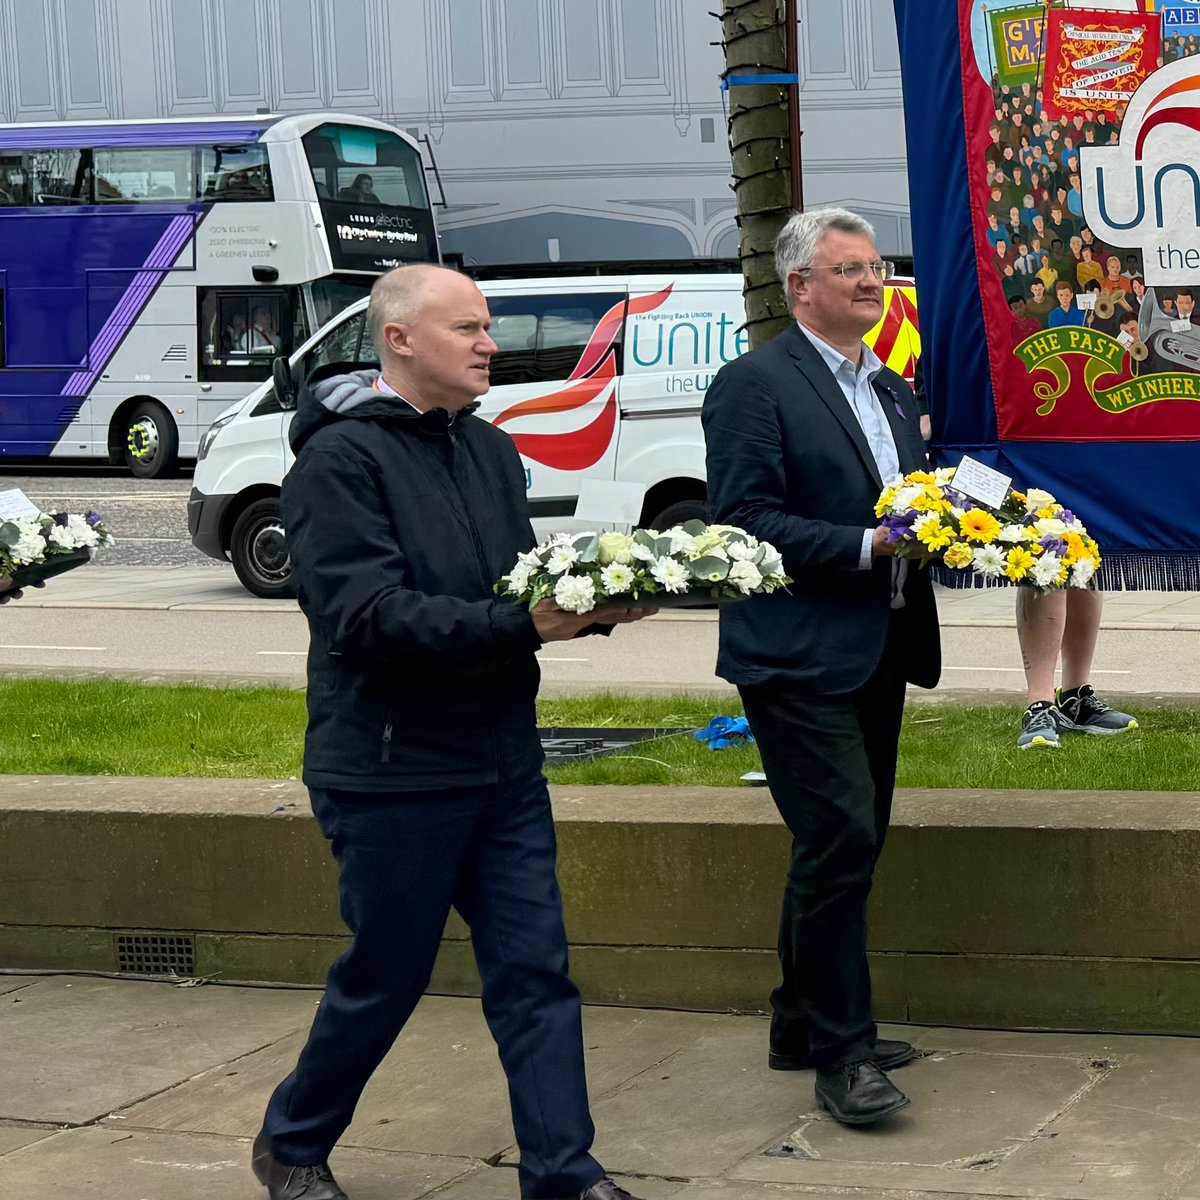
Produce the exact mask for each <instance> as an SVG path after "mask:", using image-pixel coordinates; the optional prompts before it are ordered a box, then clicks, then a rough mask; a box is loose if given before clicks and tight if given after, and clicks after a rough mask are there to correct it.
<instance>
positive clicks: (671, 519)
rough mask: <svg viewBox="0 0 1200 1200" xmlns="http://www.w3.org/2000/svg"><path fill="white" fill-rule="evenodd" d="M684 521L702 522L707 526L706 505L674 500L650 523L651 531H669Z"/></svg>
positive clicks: (696, 501)
mask: <svg viewBox="0 0 1200 1200" xmlns="http://www.w3.org/2000/svg"><path fill="white" fill-rule="evenodd" d="M684 521H703V522H704V523H705V524H706V525H707V524H708V505H707V504H705V503H704V501H703V500H676V501H675V503H674V504H668V505H667V507H666V508H664V509H663V510H662V512H660V513H659V514H658V515H657V516H656V517H655V518H654V519H653V520H652V521H650V523H649V524H650V528H651V529H670V528H671V527H672V526H673V525H682V524H683V523H684Z"/></svg>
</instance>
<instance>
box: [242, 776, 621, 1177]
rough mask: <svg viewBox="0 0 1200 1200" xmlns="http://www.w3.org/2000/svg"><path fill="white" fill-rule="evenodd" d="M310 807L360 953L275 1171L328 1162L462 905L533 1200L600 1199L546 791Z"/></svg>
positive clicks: (305, 1075) (281, 1124) (289, 1122)
mask: <svg viewBox="0 0 1200 1200" xmlns="http://www.w3.org/2000/svg"><path fill="white" fill-rule="evenodd" d="M310 794H311V797H312V804H313V811H314V812H315V813H316V816H317V820H318V821H319V822H320V825H321V829H322V831H323V832H324V834H325V836H326V837H327V838H329V839H330V841H331V842H332V843H333V853H334V855H335V856H336V857H337V860H338V865H339V868H340V876H339V892H340V897H341V906H342V917H343V919H344V920H345V922H346V924H347V925H348V926H349V927H350V930H351V932H352V933H353V935H354V941H353V944H352V945H351V947H350V949H349V950H347V951H346V953H345V954H343V955H342V956H341V958H339V959H338V960H337V962H335V963H334V964H333V967H332V968H331V969H330V972H329V979H328V982H327V984H326V988H325V995H324V997H323V998H322V1000H321V1004H320V1007H319V1008H318V1009H317V1014H316V1017H315V1019H314V1020H313V1026H312V1030H311V1032H310V1033H309V1037H308V1043H307V1045H306V1046H305V1047H304V1050H303V1051H302V1052H301V1054H300V1060H299V1062H298V1063H297V1064H296V1069H295V1070H294V1071H293V1072H292V1073H291V1075H289V1076H288V1077H287V1078H286V1079H285V1080H284V1081H283V1082H282V1083H281V1084H280V1085H279V1087H278V1088H277V1089H276V1090H275V1094H274V1095H273V1096H272V1097H271V1101H270V1104H269V1105H268V1107H267V1114H266V1118H265V1120H264V1122H263V1129H264V1132H266V1134H267V1135H268V1136H269V1138H270V1141H271V1145H272V1149H273V1151H274V1153H275V1156H276V1157H277V1158H278V1159H279V1160H280V1161H282V1162H285V1163H293V1164H305V1163H321V1162H324V1161H326V1160H327V1159H328V1158H329V1153H330V1151H331V1150H332V1149H333V1146H334V1143H335V1142H336V1141H337V1140H338V1138H339V1137H340V1136H341V1134H342V1132H343V1131H344V1130H345V1128H346V1126H347V1125H349V1124H350V1119H351V1117H352V1116H353V1115H354V1108H355V1105H356V1104H357V1103H358V1099H359V1096H360V1095H361V1094H362V1091H363V1088H364V1087H366V1084H367V1081H368V1080H369V1079H370V1077H371V1075H372V1074H373V1073H374V1071H375V1069H376V1067H378V1066H379V1064H380V1063H381V1062H382V1061H383V1058H384V1056H385V1055H386V1054H387V1052H388V1050H389V1049H391V1046H392V1043H393V1042H394V1041H395V1039H396V1036H397V1034H399V1032H400V1030H401V1029H402V1028H403V1026H404V1023H405V1022H406V1021H407V1020H408V1018H409V1016H410V1015H411V1013H412V1011H413V1009H414V1008H415V1007H416V1005H417V1001H418V1000H420V998H421V995H422V993H423V992H424V990H425V988H426V986H427V985H428V983H429V976H430V972H431V971H432V970H433V963H434V958H435V957H436V955H437V950H438V943H439V941H440V939H441V935H442V926H443V925H444V924H445V923H446V917H447V915H448V914H449V911H450V906H451V905H452V904H453V906H454V907H455V908H456V909H457V910H458V911H459V913H460V914H461V915H462V917H463V919H464V920H465V921H466V922H467V924H468V925H470V927H471V943H472V946H473V948H474V951H475V961H476V964H477V965H478V967H479V975H480V979H481V980H482V983H483V1011H484V1016H485V1017H486V1018H487V1022H488V1026H489V1028H490V1029H491V1032H492V1036H493V1037H494V1038H495V1040H496V1044H497V1046H498V1047H499V1050H500V1062H501V1065H502V1066H503V1067H504V1073H505V1075H507V1077H508V1090H509V1100H510V1103H511V1105H512V1116H513V1128H514V1130H515V1132H516V1138H517V1144H518V1145H519V1146H520V1149H521V1162H520V1170H519V1175H520V1186H521V1195H522V1196H528V1197H544V1196H549V1197H561V1196H573V1195H578V1194H579V1193H580V1192H582V1191H584V1190H585V1189H586V1188H589V1187H591V1186H592V1184H594V1183H596V1182H597V1181H598V1180H599V1179H601V1178H602V1177H603V1175H604V1171H603V1170H602V1169H601V1167H600V1165H599V1163H597V1162H596V1160H595V1159H594V1158H593V1157H592V1156H591V1154H590V1153H589V1150H590V1147H591V1144H592V1137H593V1134H594V1129H593V1126H592V1119H591V1115H590V1113H589V1109H588V1096H587V1083H586V1080H585V1077H584V1063H583V1031H582V1026H581V1012H580V1001H579V992H578V990H577V989H576V987H575V985H574V984H573V983H572V982H571V980H570V978H569V977H568V975H567V938H566V933H565V931H564V929H563V922H562V903H561V900H560V897H559V891H558V883H557V881H556V879H555V870H554V864H555V837H554V823H553V821H552V819H551V814H550V796H549V793H548V791H547V788H546V781H545V779H544V778H543V777H542V775H541V774H540V773H539V774H537V775H536V776H535V777H533V778H530V779H526V780H523V781H520V782H517V783H512V784H507V785H501V786H496V787H487V788H475V789H463V790H454V791H441V792H427V793H391V794H382V795H381V794H362V793H356V792H337V791H322V790H319V789H311V790H310ZM449 1102H450V1099H449V1097H447V1103H449ZM396 1118H397V1119H398V1120H403V1113H397V1114H396Z"/></svg>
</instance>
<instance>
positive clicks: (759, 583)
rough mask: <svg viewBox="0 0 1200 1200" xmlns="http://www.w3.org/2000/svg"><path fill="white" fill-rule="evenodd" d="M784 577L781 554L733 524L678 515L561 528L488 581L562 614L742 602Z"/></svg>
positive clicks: (778, 584) (525, 601)
mask: <svg viewBox="0 0 1200 1200" xmlns="http://www.w3.org/2000/svg"><path fill="white" fill-rule="evenodd" d="M789 583H791V580H790V579H789V578H788V576H787V575H786V574H784V570H783V559H782V558H781V557H780V554H779V552H778V551H777V550H776V549H775V547H774V546H772V545H771V544H770V543H769V542H760V541H759V540H758V539H757V538H755V537H752V536H751V535H750V534H749V533H747V532H746V531H745V530H743V529H737V528H736V527H734V526H732V525H705V524H704V522H703V521H685V522H684V523H683V524H682V525H676V526H673V527H672V528H671V529H665V530H663V531H662V532H659V531H658V530H657V529H635V530H634V531H633V532H632V533H628V534H626V533H617V532H612V531H609V532H602V533H597V532H594V531H589V532H586V533H574V534H566V533H560V534H556V535H555V536H554V537H552V538H551V539H550V540H549V541H548V542H543V543H542V544H541V545H539V546H535V547H534V548H533V549H532V550H530V551H528V552H527V553H525V554H522V555H520V557H519V558H518V559H517V561H516V564H515V565H514V566H513V568H512V570H511V571H509V573H508V574H507V575H505V576H503V577H502V578H501V579H500V580H499V581H498V582H497V583H496V585H495V590H496V591H497V592H499V593H500V594H502V595H506V596H513V597H515V598H516V599H517V600H519V601H520V602H521V603H523V604H527V605H528V606H529V607H530V608H533V607H534V605H536V604H538V603H539V602H540V601H542V600H544V599H546V598H547V597H549V598H551V599H553V600H554V602H555V603H556V604H557V605H558V607H559V608H562V609H565V610H566V611H568V612H576V613H586V612H591V610H592V609H593V608H596V607H597V606H600V605H604V604H622V605H629V606H633V607H636V606H638V605H639V604H640V605H642V606H643V607H655V608H664V607H666V608H682V607H695V606H700V605H707V604H714V603H719V602H721V601H726V600H744V599H746V598H747V597H748V596H755V595H761V594H763V593H767V592H773V591H774V590H775V589H776V588H780V587H785V586H786V585H787V584H789Z"/></svg>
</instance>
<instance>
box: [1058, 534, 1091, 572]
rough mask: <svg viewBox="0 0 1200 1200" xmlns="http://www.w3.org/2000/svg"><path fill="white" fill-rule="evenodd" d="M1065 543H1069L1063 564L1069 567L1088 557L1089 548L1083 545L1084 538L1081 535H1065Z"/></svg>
mask: <svg viewBox="0 0 1200 1200" xmlns="http://www.w3.org/2000/svg"><path fill="white" fill-rule="evenodd" d="M1063 541H1064V542H1066V543H1067V552H1066V554H1064V555H1063V562H1065V563H1066V564H1067V566H1068V567H1069V566H1071V565H1072V564H1073V563H1076V562H1078V561H1079V559H1081V558H1086V557H1087V552H1088V551H1087V547H1086V546H1085V545H1084V544H1083V538H1081V537H1080V536H1079V534H1077V533H1068V534H1064V536H1063Z"/></svg>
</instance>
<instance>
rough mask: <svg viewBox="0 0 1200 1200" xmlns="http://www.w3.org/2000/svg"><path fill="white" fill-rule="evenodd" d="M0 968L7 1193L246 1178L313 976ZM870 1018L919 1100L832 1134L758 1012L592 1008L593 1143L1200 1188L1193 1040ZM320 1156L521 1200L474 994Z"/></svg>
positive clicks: (1072, 1197)
mask: <svg viewBox="0 0 1200 1200" xmlns="http://www.w3.org/2000/svg"><path fill="white" fill-rule="evenodd" d="M0 982H2V983H3V985H4V987H5V988H6V989H7V990H4V991H3V992H2V993H0V1080H3V1085H2V1088H3V1093H2V1094H3V1095H4V1097H5V1102H4V1115H5V1117H6V1118H7V1119H5V1120H4V1121H2V1122H0V1197H4V1200H7V1198H8V1197H10V1196H11V1197H14V1200H15V1198H16V1197H20V1198H21V1200H82V1198H83V1197H87V1198H88V1200H216V1198H221V1197H226V1196H228V1197H231V1198H236V1197H245V1198H246V1200H251V1197H254V1198H256V1200H261V1197H262V1195H263V1193H262V1192H261V1191H260V1190H259V1189H257V1188H256V1187H255V1185H254V1183H253V1180H252V1179H251V1178H250V1176H249V1174H248V1159H249V1148H250V1139H251V1138H252V1136H253V1135H254V1133H255V1132H256V1131H257V1128H258V1123H259V1120H260V1117H261V1113H262V1107H263V1104H264V1103H265V1101H266V1097H267V1095H268V1093H269V1091H270V1089H271V1088H272V1087H273V1086H274V1084H275V1083H276V1082H277V1081H278V1080H279V1078H280V1077H281V1076H282V1075H283V1074H284V1073H285V1072H286V1071H287V1070H288V1069H289V1068H290V1067H291V1065H292V1061H293V1059H294V1056H295V1053H296V1050H297V1049H298V1046H299V1044H300V1042H301V1040H302V1038H303V1032H304V1029H305V1028H306V1027H307V1024H308V1021H309V1018H310V1017H311V1013H312V1009H313V1005H314V1002H315V1000H316V997H317V993H316V992H315V991H312V990H287V989H251V988H231V987H211V986H203V987H194V988H177V987H171V986H168V985H165V984H157V983H145V982H137V981H132V980H110V979H82V978H78V977H76V978H47V979H36V980H34V981H33V982H29V981H28V980H20V981H19V982H20V983H21V984H22V986H20V987H10V986H8V985H10V984H11V983H13V982H15V977H11V976H8V977H0ZM18 999H19V1001H20V1002H19V1003H17V1001H18ZM26 1005H29V1007H28V1008H26ZM884 1032H885V1033H886V1034H888V1035H890V1036H897V1035H901V1036H909V1037H911V1038H912V1039H913V1040H914V1042H916V1044H917V1045H918V1047H919V1048H921V1049H922V1050H923V1051H925V1054H924V1056H923V1057H922V1058H920V1059H919V1060H918V1061H917V1062H915V1063H912V1064H910V1065H909V1066H907V1067H905V1068H903V1070H900V1071H897V1072H896V1073H895V1078H896V1082H897V1083H898V1084H899V1085H900V1086H901V1087H903V1088H904V1090H905V1091H906V1092H908V1094H909V1095H910V1096H911V1097H912V1100H913V1104H912V1107H911V1108H910V1109H908V1110H906V1111H905V1112H904V1113H901V1114H898V1115H897V1116H896V1117H895V1118H893V1119H892V1120H891V1121H889V1122H887V1123H885V1124H882V1125H880V1126H878V1127H876V1128H873V1129H866V1130H847V1129H843V1128H842V1127H840V1126H838V1125H837V1124H836V1123H835V1122H833V1121H831V1120H830V1119H829V1118H828V1117H827V1116H826V1115H824V1114H822V1113H819V1112H817V1111H816V1109H815V1105H814V1102H813V1090H812V1088H813V1076H812V1074H811V1073H810V1072H790V1073H784V1072H770V1071H768V1070H767V1069H766V1063H765V1058H766V1040H767V1022H766V1021H765V1020H764V1019H763V1018H762V1017H761V1016H741V1015H734V1014H713V1013H681V1012H671V1011H665V1010H659V1011H647V1010H637V1009H621V1008H591V1009H588V1010H587V1012H586V1016H585V1040H586V1045H587V1049H588V1066H589V1077H590V1084H591V1093H592V1097H593V1109H594V1114H595V1117H596V1124H597V1127H598V1139H597V1151H598V1154H599V1156H600V1158H601V1160H602V1161H603V1162H604V1163H605V1164H606V1166H607V1167H608V1168H609V1170H611V1171H612V1172H613V1174H614V1175H615V1176H616V1177H618V1178H619V1179H624V1180H625V1182H626V1185H627V1186H629V1187H631V1188H632V1190H633V1191H634V1193H635V1194H636V1195H639V1196H642V1197H644V1198H645V1200H788V1198H795V1200H799V1198H800V1197H822V1198H824V1200H837V1198H841V1197H845V1198H851V1197H852V1198H853V1200H983V1198H984V1197H1006V1198H1016V1197H1021V1198H1024V1200H1200V1121H1198V1120H1197V1118H1196V1115H1195V1114H1196V1113H1197V1111H1200V1039H1189V1038H1162V1037H1132V1036H1122V1037H1114V1036H1111V1035H1105V1034H1071V1035H1063V1034H1055V1033H1027V1032H1003V1031H983V1030H961V1029H951V1028H915V1027H911V1026H907V1027H905V1026H895V1027H889V1028H886V1029H885V1030H884ZM47 1113H55V1114H59V1115H58V1116H56V1117H54V1118H53V1119H54V1120H55V1121H57V1123H58V1124H59V1125H60V1126H68V1128H65V1129H61V1128H60V1129H57V1130H56V1129H53V1128H47V1122H46V1114H47ZM333 1165H334V1168H335V1170H336V1171H337V1172H338V1176H339V1178H340V1179H341V1181H342V1183H343V1185H344V1186H346V1188H347V1190H348V1191H349V1193H350V1195H351V1197H352V1200H433V1197H434V1196H437V1197H439V1198H440V1200H516V1197H517V1173H516V1171H515V1170H514V1169H513V1168H514V1166H515V1153H514V1151H513V1147H512V1134H511V1126H510V1123H509V1117H508V1110H507V1102H506V1098H505V1095H504V1087H503V1081H502V1079H501V1075H500V1070H499V1067H498V1064H497V1062H496V1055H495V1050H494V1048H493V1047H492V1046H491V1044H490V1039H489V1038H488V1035H487V1031H486V1028H485V1026H484V1024H483V1022H482V1019H481V1017H480V1013H479V1003H478V1001H477V1000H457V999H450V998H445V997H427V998H426V999H425V1000H424V1001H423V1002H422V1004H421V1006H420V1008H419V1009H418V1013H417V1015H416V1016H415V1017H414V1020H413V1021H412V1023H411V1024H410V1027H409V1028H408V1029H407V1030H406V1031H405V1033H404V1035H403V1036H402V1037H401V1039H400V1041H399V1042H398V1043H397V1046H396V1048H395V1049H394V1051H393V1053H392V1055H391V1056H389V1058H388V1060H387V1062H386V1063H385V1064H384V1066H383V1067H382V1068H381V1070H380V1071H379V1073H378V1075H377V1077H376V1079H375V1080H374V1081H373V1083H372V1085H371V1088H370V1090H369V1091H368V1093H367V1095H366V1096H365V1097H364V1100H363V1103H362V1105H361V1106H360V1110H359V1113H358V1114H357V1116H356V1119H355V1122H354V1124H353V1125H352V1126H351V1129H350V1130H349V1131H348V1133H347V1136H346V1138H345V1139H344V1140H343V1143H342V1145H341V1146H339V1148H338V1150H337V1151H336V1153H335V1155H334V1157H333Z"/></svg>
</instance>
